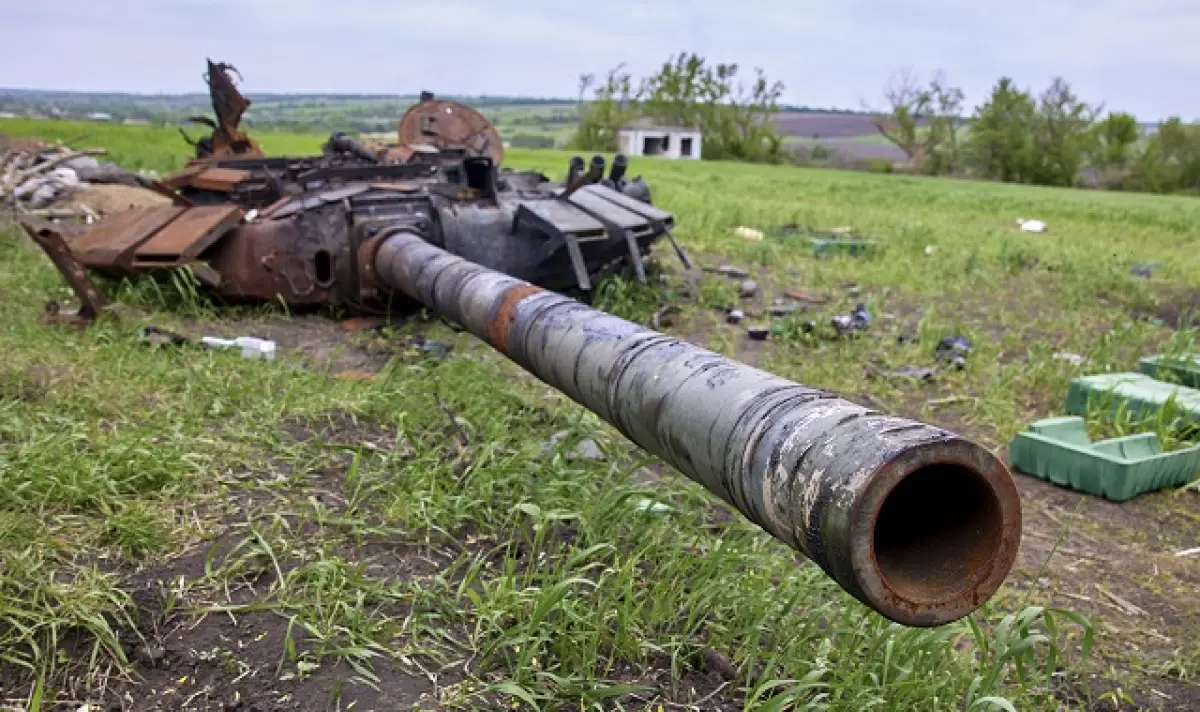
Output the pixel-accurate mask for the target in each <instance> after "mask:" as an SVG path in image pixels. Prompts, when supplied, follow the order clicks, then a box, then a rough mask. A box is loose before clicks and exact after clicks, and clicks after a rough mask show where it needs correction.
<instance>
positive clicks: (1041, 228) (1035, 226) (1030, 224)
mask: <svg viewBox="0 0 1200 712" xmlns="http://www.w3.org/2000/svg"><path fill="white" fill-rule="evenodd" d="M1017 225H1019V226H1020V227H1021V232H1045V231H1046V223H1044V222H1042V221H1041V220H1026V219H1025V218H1017Z"/></svg>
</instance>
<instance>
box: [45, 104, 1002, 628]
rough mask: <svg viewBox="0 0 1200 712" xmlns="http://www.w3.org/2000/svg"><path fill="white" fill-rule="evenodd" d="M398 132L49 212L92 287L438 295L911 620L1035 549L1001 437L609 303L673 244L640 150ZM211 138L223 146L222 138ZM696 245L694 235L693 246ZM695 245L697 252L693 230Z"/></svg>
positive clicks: (74, 279) (450, 132) (73, 266)
mask: <svg viewBox="0 0 1200 712" xmlns="http://www.w3.org/2000/svg"><path fill="white" fill-rule="evenodd" d="M399 135H400V136H401V137H405V136H408V137H409V138H410V139H411V137H413V136H420V137H422V138H424V139H428V141H427V142H425V143H419V144H416V145H414V144H413V142H412V141H411V140H410V141H409V142H407V143H399V144H397V145H393V146H373V145H367V144H363V143H359V142H357V141H353V140H351V139H349V138H348V137H346V136H344V135H341V134H334V135H333V136H331V137H330V140H329V141H328V142H327V143H326V145H325V147H324V151H323V153H322V154H321V155H320V156H313V157H304V158H267V157H261V156H246V155H237V151H236V150H233V151H232V153H233V155H230V151H228V150H227V151H226V152H225V154H224V155H221V156H215V155H212V156H207V157H205V158H203V159H201V160H198V161H197V162H196V163H195V164H193V165H191V166H189V167H188V168H186V169H185V170H183V171H181V172H180V173H177V174H175V175H173V176H168V177H167V178H166V179H165V180H163V181H162V183H161V184H159V185H156V186H155V189H156V190H159V191H161V192H164V193H165V194H168V195H171V196H172V200H173V203H172V204H171V205H165V206H161V207H154V208H144V209H136V210H130V211H127V212H124V213H119V214H117V215H114V216H113V217H111V218H109V219H107V220H105V221H103V222H101V223H100V224H98V225H96V226H94V227H92V228H90V229H88V230H85V231H83V232H82V233H81V234H79V235H77V236H72V238H71V240H70V242H69V244H68V241H67V240H64V235H63V234H62V233H63V230H62V229H61V228H59V227H56V226H54V225H50V224H48V223H33V222H30V223H26V229H27V231H28V232H29V234H30V235H31V236H32V237H33V238H34V239H35V240H36V241H37V242H38V243H39V244H40V245H42V247H43V248H44V249H45V250H46V252H47V254H48V255H49V256H50V257H51V259H52V260H53V261H54V262H55V264H56V265H57V266H58V267H59V269H60V271H61V272H62V273H63V275H64V277H65V278H66V279H67V281H68V282H69V283H70V284H71V286H72V287H73V288H74V289H75V291H76V293H77V294H78V295H79V296H80V299H81V302H82V304H83V307H82V308H81V312H83V316H84V317H85V319H86V318H87V317H89V316H94V315H95V314H97V313H98V312H99V311H100V310H101V309H103V296H102V295H101V294H100V293H99V291H98V290H96V289H95V285H94V284H92V282H91V280H90V278H89V277H88V272H87V270H88V268H90V269H93V270H96V271H99V272H103V273H106V274H111V275H118V276H119V275H132V274H137V273H140V272H151V271H155V270H160V269H163V268H175V267H181V266H188V267H190V268H191V269H192V270H193V272H194V273H195V274H196V276H197V278H198V279H200V280H201V282H203V283H204V284H205V285H206V286H207V287H208V288H209V289H210V290H211V292H212V293H214V294H216V295H218V296H222V297H225V298H229V299H252V300H272V299H283V300H284V301H286V302H288V303H289V304H293V305H316V304H324V303H336V304H340V305H344V306H346V307H348V308H350V309H353V310H365V311H371V310H382V309H387V308H388V306H389V305H390V303H391V302H392V301H393V300H395V299H405V300H408V302H409V303H412V304H420V305H423V306H424V307H427V308H429V309H431V310H432V311H434V312H435V313H437V314H439V315H440V316H441V317H442V318H444V319H447V320H448V321H450V322H452V323H455V324H458V325H460V326H462V327H463V328H464V329H465V330H467V331H469V332H470V333H472V334H473V335H475V336H476V337H478V338H479V339H481V340H483V341H485V342H486V343H488V344H489V345H491V346H492V347H493V348H495V349H496V350H497V351H498V352H499V353H501V354H503V355H504V356H505V357H507V358H508V359H510V360H511V361H513V362H514V363H515V364H517V365H518V366H519V367H521V368H523V369H524V370H526V371H527V372H529V373H531V374H533V375H534V376H536V377H537V378H538V379H540V380H541V381H542V382H544V383H546V384H547V385H548V386H550V387H552V388H555V389H558V390H559V391H561V392H562V393H564V394H566V395H567V396H569V397H570V398H571V399H572V400H574V401H575V402H576V403H578V404H579V405H581V406H582V407H584V408H587V409H589V410H590V411H592V412H594V413H596V414H597V415H598V416H599V417H601V418H602V419H603V420H605V421H606V422H608V423H609V424H610V425H612V426H613V427H614V428H615V429H616V430H617V431H618V432H620V433H621V434H622V435H624V436H625V437H626V438H627V439H628V440H630V441H631V442H632V443H634V444H636V445H637V446H639V447H641V448H642V449H643V450H645V451H647V452H649V453H651V454H653V455H655V456H657V457H659V458H661V459H662V460H663V461H664V462H666V463H667V464H669V465H671V466H672V467H674V468H675V469H677V470H678V471H679V472H681V473H683V474H684V475H685V476H687V477H688V478H690V479H692V480H693V481H695V482H697V483H698V484H700V485H701V486H703V487H704V488H705V489H706V490H708V491H709V492H710V493H712V494H713V495H714V496H715V497H718V498H720V499H721V500H723V501H725V502H727V503H728V504H729V505H730V506H732V507H733V508H735V509H736V510H737V511H738V512H740V513H741V515H742V516H744V517H745V518H746V519H748V520H749V521H751V522H753V523H755V524H756V525H758V526H759V527H761V528H762V529H763V530H764V531H765V532H767V533H769V534H770V535H771V536H773V537H775V538H776V539H777V540H779V541H780V542H783V543H784V544H786V545H787V546H789V547H791V548H792V549H794V550H795V551H797V552H799V553H801V554H803V555H804V556H805V557H807V558H808V559H809V560H810V561H812V562H813V563H815V564H816V565H817V566H819V567H821V569H822V570H824V571H825V572H826V574H828V576H829V577H830V578H832V579H833V580H834V581H836V582H837V583H838V584H839V585H840V586H841V587H842V588H843V589H844V590H845V591H846V592H847V593H849V594H850V595H852V596H854V597H855V598H857V599H858V600H859V601H861V602H862V603H863V604H865V605H866V606H868V607H870V608H871V609H872V610H874V611H876V612H878V613H880V614H881V615H883V616H886V617H888V618H890V619H891V620H894V621H897V622H899V623H902V624H905V625H910V626H936V625H942V624H945V623H948V622H950V621H953V620H957V619H959V618H961V617H963V616H966V615H969V614H970V613H971V612H972V611H974V610H976V609H977V608H979V607H980V606H981V605H983V603H984V602H986V601H987V600H988V599H989V598H991V597H992V596H993V595H994V594H995V593H996V591H997V590H998V589H999V587H1000V586H1001V585H1002V584H1003V582H1004V580H1005V578H1006V577H1007V575H1008V572H1009V571H1010V570H1011V568H1012V566H1013V564H1014V562H1015V560H1016V556H1017V548H1018V545H1019V542H1020V535H1021V503H1020V497H1019V494H1018V492H1017V489H1016V486H1015V484H1014V482H1013V480H1012V477H1011V475H1010V474H1009V472H1008V470H1007V468H1006V467H1005V465H1004V464H1003V462H1001V461H1000V460H999V459H998V458H997V457H996V456H995V455H994V454H993V453H991V452H990V451H989V450H987V449H986V448H984V447H983V446H981V445H979V444H977V443H974V442H972V441H970V440H967V439H965V438H963V437H961V436H959V435H957V434H955V433H951V432H947V431H945V430H942V429H940V428H936V427H934V426H932V425H928V424H925V423H921V422H917V421H912V420H906V419H903V418H898V417H892V416H888V415H886V414H883V413H879V412H876V411H874V410H871V409H869V408H865V407H863V406H860V405H857V404H855V403H851V402H849V401H846V400H843V399H841V398H838V397H837V396H836V395H834V394H832V393H828V392H825V391H822V390H819V389H814V388H809V387H807V386H803V385H800V384H797V383H793V382H791V381H787V380H785V379H782V378H779V377H777V376H774V375H773V374H770V373H767V372H765V371H761V370H759V369H756V368H752V367H750V366H748V365H746V364H743V363H739V362H737V361H734V360H732V359H728V358H726V357H724V356H721V355H719V354H716V353H713V352H711V351H707V350H705V349H702V348H700V347H697V346H694V345H692V344H690V343H688V342H686V341H683V340H681V339H678V338H676V337H673V336H670V335H668V334H663V333H660V332H658V331H654V330H652V329H647V328H645V327H643V326H641V325H638V324H634V323H632V322H629V321H625V320H623V319H620V318H618V317H616V316H613V315H611V314H606V313H604V312H602V311H599V310H596V309H593V308H591V307H589V306H588V305H587V304H586V303H584V302H585V301H586V300H581V299H576V298H574V297H572V296H569V295H566V294H562V293H560V291H556V290H562V289H573V290H582V291H583V292H587V291H588V290H590V289H591V286H592V285H593V284H594V281H595V279H596V275H598V274H601V273H603V272H604V271H605V270H608V269H614V268H616V267H619V266H623V265H628V266H631V267H632V268H633V270H634V271H635V272H636V273H637V274H638V275H639V276H640V277H642V278H645V273H644V268H643V264H642V257H643V256H644V255H645V254H646V253H647V252H648V250H649V249H650V247H651V245H652V244H653V243H654V242H655V241H656V240H658V239H659V238H660V237H663V236H666V237H667V238H668V239H670V229H671V227H672V226H673V224H674V221H673V219H672V217H671V215H670V214H669V213H667V212H665V211H663V210H661V209H659V208H657V207H655V206H653V205H652V204H651V203H650V200H649V194H648V191H647V190H646V187H645V184H644V183H643V182H641V181H638V180H636V179H635V180H626V178H625V175H624V174H625V170H626V169H627V163H626V162H625V161H624V160H622V159H621V158H620V157H618V158H617V159H615V160H614V161H613V165H612V167H611V170H610V171H609V172H607V174H606V172H605V169H606V166H605V165H604V160H603V159H602V158H599V157H597V158H593V159H592V161H591V163H590V164H585V163H584V162H583V161H582V160H580V159H577V160H573V161H572V162H571V165H570V166H569V170H568V174H567V180H566V181H565V182H564V183H562V184H555V183H552V182H551V181H549V180H547V179H546V178H545V176H542V175H540V174H537V173H519V172H512V171H503V170H500V169H499V167H498V166H499V163H500V160H501V159H502V145H501V144H500V143H499V137H498V136H497V135H496V134H495V130H494V128H492V127H491V126H490V124H488V123H487V122H486V120H484V119H483V117H481V116H479V115H478V114H477V113H475V112H473V111H471V110H470V109H467V108H466V107H463V106H461V105H458V104H454V103H452V102H451V103H447V102H439V101H436V100H434V99H433V98H432V97H431V96H426V97H423V100H422V101H421V102H420V103H418V104H417V105H416V106H415V107H414V108H413V109H412V110H410V112H409V113H408V114H406V115H405V118H404V119H402V120H401V125H400V130H399ZM204 150H207V149H204ZM672 242H673V241H672ZM676 250H677V252H678V255H679V257H680V258H682V259H684V260H685V261H686V260H687V257H686V254H685V253H684V252H683V250H682V249H681V248H679V247H678V245H676Z"/></svg>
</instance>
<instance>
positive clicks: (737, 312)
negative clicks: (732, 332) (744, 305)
mask: <svg viewBox="0 0 1200 712" xmlns="http://www.w3.org/2000/svg"><path fill="white" fill-rule="evenodd" d="M745 318H746V312H744V311H742V310H741V309H730V310H729V313H728V314H726V315H725V321H726V322H727V323H730V324H739V323H741V321H742V320H743V319H745Z"/></svg>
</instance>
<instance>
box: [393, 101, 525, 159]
mask: <svg viewBox="0 0 1200 712" xmlns="http://www.w3.org/2000/svg"><path fill="white" fill-rule="evenodd" d="M396 135H397V137H398V138H399V140H400V145H401V146H408V147H413V146H422V145H426V146H432V147H434V148H437V149H444V148H451V147H463V148H465V149H466V150H467V152H468V153H469V154H470V155H474V156H487V157H488V158H490V159H492V162H493V163H495V164H496V165H499V164H500V163H502V162H503V161H504V142H503V140H501V138H500V134H499V132H497V131H496V127H494V126H492V123H491V122H490V121H488V120H487V118H485V117H484V116H483V114H480V113H479V112H478V111H475V110H474V109H472V108H470V107H468V106H465V105H463V104H460V103H459V102H457V101H450V100H448V99H434V98H423V100H422V101H420V102H418V103H417V104H414V105H413V106H411V107H410V108H409V109H408V111H406V112H405V113H404V116H403V117H401V119H400V123H399V124H398V125H397V127H396ZM410 155H411V154H410Z"/></svg>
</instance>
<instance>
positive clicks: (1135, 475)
mask: <svg viewBox="0 0 1200 712" xmlns="http://www.w3.org/2000/svg"><path fill="white" fill-rule="evenodd" d="M1008 460H1009V464H1010V465H1012V467H1013V468H1014V469H1016V470H1018V471H1020V472H1024V473H1025V474H1027V475H1032V476H1034V477H1039V478H1041V479H1044V480H1049V481H1051V482H1053V483H1055V484H1058V485H1063V486H1066V487H1071V488H1073V489H1077V490H1080V491H1083V492H1087V493H1089V494H1094V495H1097V496H1100V497H1105V498H1107V499H1111V500H1115V501H1118V502H1121V501H1125V500H1128V499H1133V498H1134V497H1137V496H1138V495H1140V494H1145V493H1146V492H1154V491H1156V490H1160V489H1165V488H1167V487H1179V486H1182V485H1185V484H1187V483H1189V482H1191V481H1192V480H1193V479H1195V477H1196V472H1197V470H1200V445H1196V446H1193V447H1190V448H1187V449H1186V450H1176V451H1174V452H1163V451H1162V445H1161V444H1160V443H1159V441H1158V437H1157V436H1156V435H1155V434H1154V433H1139V434H1137V435H1127V436H1125V437H1122V438H1113V439H1111V440H1100V441H1098V442H1091V441H1090V440H1089V439H1088V436H1087V424H1086V423H1085V422H1084V419H1083V418H1080V417H1075V416H1067V417H1062V418H1047V419H1045V420H1039V421H1036V422H1034V423H1032V424H1030V426H1029V428H1028V429H1027V430H1026V431H1025V432H1023V433H1019V434H1018V435H1017V437H1015V438H1013V441H1012V442H1011V443H1009V446H1008Z"/></svg>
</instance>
